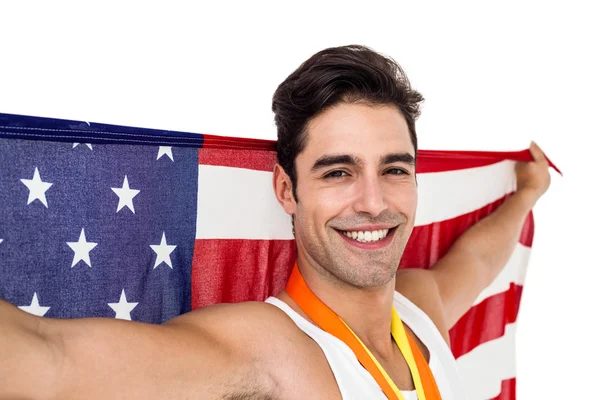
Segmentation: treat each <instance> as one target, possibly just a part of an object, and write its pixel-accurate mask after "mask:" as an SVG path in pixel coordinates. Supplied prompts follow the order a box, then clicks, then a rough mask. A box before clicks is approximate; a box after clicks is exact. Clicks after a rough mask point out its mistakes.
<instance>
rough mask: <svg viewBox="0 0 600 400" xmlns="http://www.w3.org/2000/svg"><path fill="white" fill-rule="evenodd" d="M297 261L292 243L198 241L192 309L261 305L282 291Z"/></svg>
mask: <svg viewBox="0 0 600 400" xmlns="http://www.w3.org/2000/svg"><path fill="white" fill-rule="evenodd" d="M295 258H296V245H295V242H294V241H293V240H243V239H227V240H218V239H197V240H196V242H195V246H194V256H193V258H192V309H196V308H199V307H204V306H208V305H211V304H217V303H232V302H242V301H263V300H265V299H266V298H267V297H268V296H270V295H272V294H277V293H279V292H280V291H281V290H283V289H284V288H285V284H286V282H287V279H288V277H289V274H290V272H291V270H292V267H293V266H294V263H293V262H294V260H295Z"/></svg>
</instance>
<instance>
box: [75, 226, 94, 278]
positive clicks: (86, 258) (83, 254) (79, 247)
mask: <svg viewBox="0 0 600 400" xmlns="http://www.w3.org/2000/svg"><path fill="white" fill-rule="evenodd" d="M67 244H68V245H69V247H70V248H71V249H72V250H73V251H74V252H75V254H74V255H73V263H71V268H73V267H74V266H75V264H77V263H78V262H79V261H83V262H85V263H86V264H87V265H88V266H89V267H91V266H92V262H91V261H90V251H91V250H92V249H93V248H94V247H96V246H97V245H98V243H92V242H88V241H87V240H86V239H85V231H84V229H83V228H81V234H80V235H79V241H77V242H67Z"/></svg>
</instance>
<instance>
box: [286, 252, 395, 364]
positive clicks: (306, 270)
mask: <svg viewBox="0 0 600 400" xmlns="http://www.w3.org/2000/svg"><path fill="white" fill-rule="evenodd" d="M298 268H299V270H300V273H301V274H302V277H303V278H304V281H305V282H306V284H307V285H308V287H309V288H310V290H311V291H312V292H313V293H314V294H315V295H316V296H317V297H318V298H319V299H320V300H321V301H322V302H323V303H325V304H326V305H327V306H328V307H329V308H330V309H331V310H332V311H333V312H335V313H336V314H337V315H338V316H339V317H340V318H341V319H342V320H343V321H344V322H345V323H346V324H347V325H348V326H349V327H350V329H352V331H353V332H354V333H355V334H356V335H357V336H358V337H359V338H360V340H362V342H363V343H364V344H365V345H366V346H367V347H368V348H369V349H370V350H371V351H374V352H376V353H378V354H380V355H381V356H383V357H386V356H387V355H391V354H392V351H393V346H394V342H393V340H392V338H391V336H390V322H391V319H392V307H393V297H394V286H395V284H394V281H395V280H394V279H391V280H390V282H389V283H387V284H385V285H383V286H379V287H370V288H359V287H356V286H352V285H349V284H348V283H346V282H343V281H341V280H339V279H337V278H336V277H334V276H331V279H325V278H324V277H323V273H325V274H329V273H328V272H326V271H317V270H316V268H314V267H312V266H308V265H307V263H303V262H301V260H298ZM278 297H279V298H280V299H282V300H283V301H286V302H287V303H288V304H289V305H291V306H292V308H294V309H295V311H297V312H299V313H300V314H301V315H303V316H304V317H305V318H307V319H309V320H310V318H308V316H307V315H306V313H304V311H302V310H301V309H300V308H299V307H298V306H297V305H296V304H295V303H294V302H293V300H291V298H289V296H288V295H287V293H285V292H283V293H282V294H280V296H278ZM288 300H289V301H288ZM291 303H293V304H291Z"/></svg>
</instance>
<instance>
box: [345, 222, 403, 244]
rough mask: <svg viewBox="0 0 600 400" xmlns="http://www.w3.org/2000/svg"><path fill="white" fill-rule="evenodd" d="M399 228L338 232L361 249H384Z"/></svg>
mask: <svg viewBox="0 0 600 400" xmlns="http://www.w3.org/2000/svg"><path fill="white" fill-rule="evenodd" d="M396 228H397V227H393V228H386V229H375V230H363V231H353V230H349V231H343V230H337V229H336V230H337V232H338V233H339V234H340V235H341V236H342V237H343V238H344V239H345V240H346V242H348V243H349V244H352V245H354V246H358V247H360V248H365V249H367V248H373V249H375V248H382V247H385V246H387V245H388V244H389V243H390V242H391V241H392V238H393V236H394V232H395V231H396Z"/></svg>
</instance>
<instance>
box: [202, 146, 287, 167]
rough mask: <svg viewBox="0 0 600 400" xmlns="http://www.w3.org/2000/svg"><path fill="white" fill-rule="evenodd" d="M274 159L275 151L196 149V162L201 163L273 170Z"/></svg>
mask: <svg viewBox="0 0 600 400" xmlns="http://www.w3.org/2000/svg"><path fill="white" fill-rule="evenodd" d="M275 161H276V155H275V152H273V151H269V150H239V149H220V148H217V149H215V148H205V147H203V148H201V149H198V164H202V165H219V166H224V167H235V168H246V169H254V170H258V171H273V167H274V166H275Z"/></svg>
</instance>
